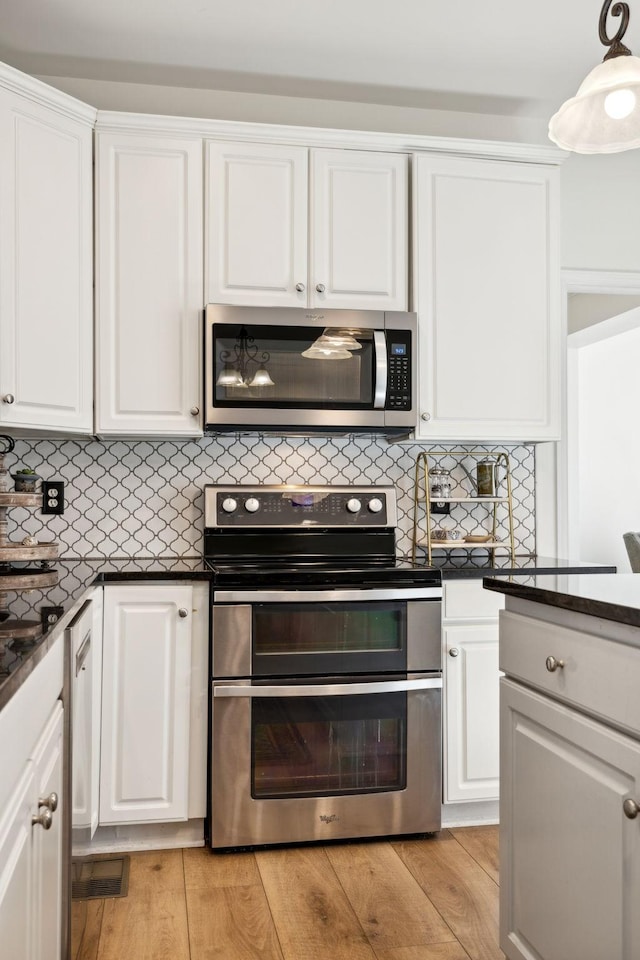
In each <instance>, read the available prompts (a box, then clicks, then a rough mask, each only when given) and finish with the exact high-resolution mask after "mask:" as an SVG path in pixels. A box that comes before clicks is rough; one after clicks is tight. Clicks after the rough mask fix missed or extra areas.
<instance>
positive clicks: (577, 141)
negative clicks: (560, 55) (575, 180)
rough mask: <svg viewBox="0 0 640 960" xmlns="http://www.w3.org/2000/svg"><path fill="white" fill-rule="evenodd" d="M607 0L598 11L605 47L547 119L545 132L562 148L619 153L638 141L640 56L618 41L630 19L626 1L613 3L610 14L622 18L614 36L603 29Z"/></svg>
mask: <svg viewBox="0 0 640 960" xmlns="http://www.w3.org/2000/svg"><path fill="white" fill-rule="evenodd" d="M612 2H613V0H605V2H604V4H603V6H602V10H601V11H600V21H599V36H600V42H601V43H602V44H604V46H605V47H609V50H608V52H607V54H606V55H605V58H604V60H603V61H602V63H599V64H598V66H597V67H594V69H593V70H592V71H591V73H589V74H588V75H587V76H586V78H585V79H584V80H583V81H582V83H581V84H580V87H579V88H578V92H577V93H576V95H575V97H572V98H571V99H570V100H567V101H566V102H565V103H563V104H562V106H561V107H560V109H559V110H558V112H557V113H556V114H554V116H553V117H552V118H551V120H550V121H549V138H550V139H551V140H553V142H554V143H556V144H557V145H558V146H559V147H562V148H563V149H564V150H573V151H575V152H576V153H619V152H620V151H622V150H631V149H633V148H634V147H640V59H639V58H638V57H634V56H632V55H631V50H629V48H628V47H626V46H625V45H624V44H623V43H622V42H621V41H622V37H623V36H624V34H625V31H626V29H627V27H628V25H629V4H628V3H615V4H614V6H613V8H612V10H611V13H612V15H613V16H614V17H621V18H622V19H621V22H620V26H619V27H618V30H617V32H616V34H615V36H613V37H611V38H609V36H608V35H607V15H608V13H609V9H610V7H611V4H612Z"/></svg>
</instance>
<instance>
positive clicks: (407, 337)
mask: <svg viewBox="0 0 640 960" xmlns="http://www.w3.org/2000/svg"><path fill="white" fill-rule="evenodd" d="M416 332H417V323H416V315H415V313H400V312H383V311H373V310H313V309H308V310H306V309H302V308H298V307H291V308H290V307H284V308H282V307H239V306H226V305H223V304H209V305H208V306H207V308H206V313H205V348H204V357H205V369H204V384H205V411H206V414H205V428H206V430H207V431H208V432H211V433H216V432H234V431H256V432H258V433H266V432H272V433H274V432H275V433H297V434H302V435H305V434H306V435H310V434H322V433H343V434H347V433H358V432H360V433H381V434H386V435H387V436H406V435H407V434H409V433H411V431H413V430H414V429H415V424H416Z"/></svg>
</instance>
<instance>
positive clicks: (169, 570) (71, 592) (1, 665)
mask: <svg viewBox="0 0 640 960" xmlns="http://www.w3.org/2000/svg"><path fill="white" fill-rule="evenodd" d="M15 566H16V567H18V566H20V565H18V564H16V565H15ZM51 569H52V570H55V571H57V574H58V582H57V583H56V584H54V585H53V586H50V587H44V588H36V589H34V590H29V591H28V592H26V591H25V592H10V593H8V595H7V599H8V612H9V615H10V617H11V619H17V620H32V621H33V620H36V621H39V620H41V619H42V616H43V612H44V613H46V612H47V608H49V614H50V621H49V622H48V624H47V627H46V629H44V630H43V633H42V634H41V635H40V636H39V637H38V638H37V639H35V640H25V641H20V640H8V641H0V710H1V709H2V708H3V707H4V705H5V704H6V703H8V702H9V700H10V699H11V697H12V696H13V694H14V693H15V691H16V690H17V689H18V688H19V687H20V686H21V685H22V683H24V681H25V680H26V679H27V677H28V676H29V674H30V673H32V672H33V670H34V668H35V667H36V666H37V664H38V663H39V662H40V660H42V658H43V657H44V656H45V654H46V653H47V651H48V650H49V648H50V647H51V644H52V642H53V639H54V636H55V634H56V632H57V628H58V624H59V622H60V620H62V619H63V618H66V619H67V620H68V619H69V617H67V614H69V613H71V611H72V610H73V608H74V607H75V606H77V604H78V602H79V601H80V599H81V598H82V596H83V594H84V593H85V592H86V590H88V589H89V588H90V587H91V586H99V585H100V584H101V583H135V582H142V581H145V580H209V579H210V578H211V573H210V571H209V570H207V569H206V568H205V566H204V563H203V561H202V557H150V558H144V559H132V558H122V559H105V558H101V559H88V560H80V559H75V560H56V561H55V565H54V566H53V567H52V568H51ZM48 572H50V571H48ZM1 586H2V582H1V578H0V587H1Z"/></svg>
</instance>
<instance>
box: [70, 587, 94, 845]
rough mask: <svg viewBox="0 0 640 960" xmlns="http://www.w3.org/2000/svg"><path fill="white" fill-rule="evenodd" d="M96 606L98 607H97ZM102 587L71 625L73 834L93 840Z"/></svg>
mask: <svg viewBox="0 0 640 960" xmlns="http://www.w3.org/2000/svg"><path fill="white" fill-rule="evenodd" d="M96 606H97V608H98V609H97V610H96V609H94V608H95V607H96ZM101 640H102V588H98V589H97V590H95V591H94V594H93V596H92V597H91V599H88V600H87V601H86V603H85V604H84V606H83V607H82V609H81V610H80V612H79V613H78V615H77V616H76V618H75V619H74V621H73V623H71V624H70V626H69V639H68V643H69V650H70V654H71V703H72V709H73V718H72V722H71V749H72V756H73V760H72V765H71V769H72V803H73V807H72V818H71V823H72V838H73V840H74V841H83V840H85V841H86V840H90V839H91V837H92V836H93V834H94V832H95V830H96V827H97V826H98V808H99V789H100V786H99V784H100V781H99V773H100V770H99V763H100V707H101V686H102V684H101V666H102V651H101V646H102V644H101Z"/></svg>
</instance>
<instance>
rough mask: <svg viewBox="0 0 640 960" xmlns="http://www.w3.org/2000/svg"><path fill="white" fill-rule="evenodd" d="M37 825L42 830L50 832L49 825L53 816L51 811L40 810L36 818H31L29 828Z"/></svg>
mask: <svg viewBox="0 0 640 960" xmlns="http://www.w3.org/2000/svg"><path fill="white" fill-rule="evenodd" d="M37 823H39V824H40V826H41V827H42V829H43V830H51V824H52V823H53V814H52V813H51V810H41V811H40V813H39V814H38V816H37V817H36V816H33V817H31V826H32V827H35V825H36V824H37Z"/></svg>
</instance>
